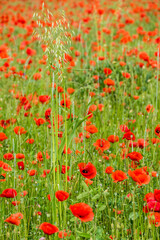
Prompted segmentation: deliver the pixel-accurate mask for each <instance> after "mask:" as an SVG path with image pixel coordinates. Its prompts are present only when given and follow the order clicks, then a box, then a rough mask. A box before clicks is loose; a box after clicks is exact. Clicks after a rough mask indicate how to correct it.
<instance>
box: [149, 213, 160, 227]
mask: <svg viewBox="0 0 160 240" xmlns="http://www.w3.org/2000/svg"><path fill="white" fill-rule="evenodd" d="M148 219H149V222H150V224H154V225H155V226H156V227H159V226H160V213H159V212H151V213H149V215H148Z"/></svg>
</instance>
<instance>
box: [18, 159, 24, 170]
mask: <svg viewBox="0 0 160 240" xmlns="http://www.w3.org/2000/svg"><path fill="white" fill-rule="evenodd" d="M17 165H18V168H19V170H24V162H23V161H21V162H17Z"/></svg>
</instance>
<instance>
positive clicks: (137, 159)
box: [126, 152, 143, 162]
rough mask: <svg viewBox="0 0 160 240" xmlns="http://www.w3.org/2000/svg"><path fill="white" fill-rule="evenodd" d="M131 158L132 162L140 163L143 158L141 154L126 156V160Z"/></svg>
mask: <svg viewBox="0 0 160 240" xmlns="http://www.w3.org/2000/svg"><path fill="white" fill-rule="evenodd" d="M128 157H129V158H130V159H131V160H132V161H135V162H139V161H140V160H141V159H142V158H143V156H142V154H141V153H139V152H131V153H128V154H127V155H126V158H128Z"/></svg>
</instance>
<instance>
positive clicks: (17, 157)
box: [16, 153, 25, 159]
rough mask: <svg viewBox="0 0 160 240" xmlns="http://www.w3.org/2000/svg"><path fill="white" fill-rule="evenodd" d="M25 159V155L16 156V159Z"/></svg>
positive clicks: (18, 154)
mask: <svg viewBox="0 0 160 240" xmlns="http://www.w3.org/2000/svg"><path fill="white" fill-rule="evenodd" d="M23 158H25V155H24V154H23V153H17V154H16V159H23Z"/></svg>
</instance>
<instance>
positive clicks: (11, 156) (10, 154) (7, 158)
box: [3, 153, 14, 160]
mask: <svg viewBox="0 0 160 240" xmlns="http://www.w3.org/2000/svg"><path fill="white" fill-rule="evenodd" d="M3 158H4V159H6V160H12V159H14V156H13V154H12V153H5V154H4V155H3Z"/></svg>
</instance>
